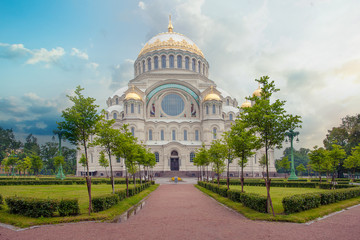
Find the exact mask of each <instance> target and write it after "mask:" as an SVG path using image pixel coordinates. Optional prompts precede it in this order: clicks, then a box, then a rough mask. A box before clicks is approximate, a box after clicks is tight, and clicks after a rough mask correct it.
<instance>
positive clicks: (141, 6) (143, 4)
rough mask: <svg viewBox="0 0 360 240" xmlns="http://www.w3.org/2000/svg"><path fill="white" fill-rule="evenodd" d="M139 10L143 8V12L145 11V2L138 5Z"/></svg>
mask: <svg viewBox="0 0 360 240" xmlns="http://www.w3.org/2000/svg"><path fill="white" fill-rule="evenodd" d="M138 6H139V8H141V9H142V10H145V8H146V5H145V3H144V2H142V1H140V2H139V4H138Z"/></svg>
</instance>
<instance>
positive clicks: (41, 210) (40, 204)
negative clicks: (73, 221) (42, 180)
mask: <svg viewBox="0 0 360 240" xmlns="http://www.w3.org/2000/svg"><path fill="white" fill-rule="evenodd" d="M5 201H6V204H7V206H8V207H9V210H10V213H12V214H20V215H24V216H27V217H33V218H38V217H52V216H53V215H54V212H56V210H57V207H58V204H59V203H58V201H56V200H52V199H36V198H28V197H17V196H14V197H7V198H6V199H5Z"/></svg>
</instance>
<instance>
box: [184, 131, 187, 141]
mask: <svg viewBox="0 0 360 240" xmlns="http://www.w3.org/2000/svg"><path fill="white" fill-rule="evenodd" d="M184 141H187V131H186V130H184Z"/></svg>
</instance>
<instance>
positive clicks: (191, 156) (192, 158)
mask: <svg viewBox="0 0 360 240" xmlns="http://www.w3.org/2000/svg"><path fill="white" fill-rule="evenodd" d="M194 157H195V153H194V152H191V153H190V162H194Z"/></svg>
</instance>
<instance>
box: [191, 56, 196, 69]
mask: <svg viewBox="0 0 360 240" xmlns="http://www.w3.org/2000/svg"><path fill="white" fill-rule="evenodd" d="M191 65H192V70H193V71H194V72H195V58H193V59H192V63H191Z"/></svg>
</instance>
